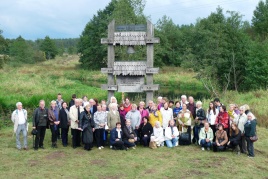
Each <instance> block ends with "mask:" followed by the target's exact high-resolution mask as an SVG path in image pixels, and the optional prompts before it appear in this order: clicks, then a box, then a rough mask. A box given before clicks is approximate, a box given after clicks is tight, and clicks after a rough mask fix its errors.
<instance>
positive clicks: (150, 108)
mask: <svg viewBox="0 0 268 179" xmlns="http://www.w3.org/2000/svg"><path fill="white" fill-rule="evenodd" d="M153 105H154V102H153V101H152V100H149V101H148V106H147V107H146V109H147V110H148V112H149V113H151V112H152V107H153Z"/></svg>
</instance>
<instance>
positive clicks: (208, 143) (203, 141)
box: [200, 139, 211, 148]
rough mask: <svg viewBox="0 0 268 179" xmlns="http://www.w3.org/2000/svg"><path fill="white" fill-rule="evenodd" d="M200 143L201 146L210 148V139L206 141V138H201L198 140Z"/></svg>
mask: <svg viewBox="0 0 268 179" xmlns="http://www.w3.org/2000/svg"><path fill="white" fill-rule="evenodd" d="M200 145H201V146H202V147H207V148H210V147H211V142H210V141H209V142H206V139H202V140H201V141H200Z"/></svg>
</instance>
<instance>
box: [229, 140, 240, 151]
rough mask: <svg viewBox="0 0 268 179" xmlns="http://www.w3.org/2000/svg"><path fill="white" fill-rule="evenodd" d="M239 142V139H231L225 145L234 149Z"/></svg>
mask: <svg viewBox="0 0 268 179" xmlns="http://www.w3.org/2000/svg"><path fill="white" fill-rule="evenodd" d="M239 144H240V141H231V142H230V144H229V145H227V147H228V148H231V149H235V147H236V146H238V145H239Z"/></svg>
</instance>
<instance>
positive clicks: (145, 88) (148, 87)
mask: <svg viewBox="0 0 268 179" xmlns="http://www.w3.org/2000/svg"><path fill="white" fill-rule="evenodd" d="M141 89H142V90H143V91H157V90H158V89H159V84H153V85H143V86H142V87H141ZM150 100H153V99H150Z"/></svg>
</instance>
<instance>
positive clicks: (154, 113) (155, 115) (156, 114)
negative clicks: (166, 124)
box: [149, 104, 162, 126]
mask: <svg viewBox="0 0 268 179" xmlns="http://www.w3.org/2000/svg"><path fill="white" fill-rule="evenodd" d="M156 121H159V122H160V124H161V126H162V114H161V112H160V111H159V110H157V105H156V104H153V105H152V110H151V112H150V114H149V123H150V124H151V125H152V126H155V122H156Z"/></svg>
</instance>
